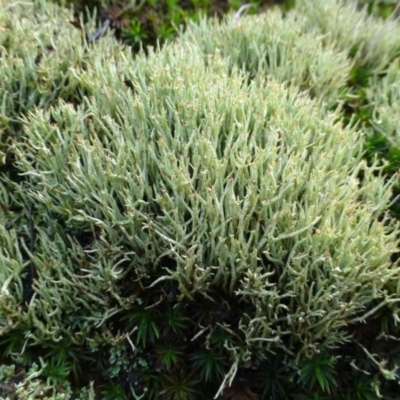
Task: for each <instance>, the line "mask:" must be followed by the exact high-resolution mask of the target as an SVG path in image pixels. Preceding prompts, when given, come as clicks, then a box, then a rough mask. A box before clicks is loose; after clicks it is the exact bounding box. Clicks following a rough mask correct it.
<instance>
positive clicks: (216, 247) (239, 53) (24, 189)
mask: <svg viewBox="0 0 400 400" xmlns="http://www.w3.org/2000/svg"><path fill="white" fill-rule="evenodd" d="M2 3H3V4H2ZM303 3H304V2H303ZM303 3H302V4H303ZM316 3H318V7H322V6H321V4H322V2H321V1H320V2H316ZM7 4H8V5H7ZM37 4H39V5H37ZM37 4H36V2H35V4H34V3H30V2H24V3H23V4H22V3H21V5H19V4H18V3H15V5H14V6H10V5H9V3H8V2H6V1H5V0H2V2H0V5H1V7H0V9H1V11H0V23H1V24H2V26H3V27H5V26H6V27H7V26H11V25H12V26H13V28H12V29H13V31H12V35H7V33H5V32H4V29H3V30H2V39H1V41H0V44H1V46H2V47H1V50H0V51H1V57H2V59H3V63H2V66H1V67H0V68H1V71H2V73H3V76H5V77H7V78H6V79H3V80H2V82H0V93H1V98H2V99H3V103H2V111H1V113H2V114H1V117H2V118H1V121H2V124H3V130H4V132H6V133H5V136H6V138H5V140H4V141H3V142H2V146H3V151H4V159H7V157H11V158H13V161H12V162H13V164H12V167H13V170H12V171H10V172H7V173H4V174H2V175H1V178H0V191H1V192H0V199H1V200H0V201H1V204H2V208H1V214H0V216H1V222H2V223H1V225H0V287H1V293H0V324H1V327H0V335H1V337H2V338H4V339H6V340H11V342H12V340H15V344H14V346H15V348H12V347H11V350H10V351H9V354H8V356H10V357H11V359H12V360H13V362H16V363H18V362H21V363H25V364H26V363H27V362H28V361H27V358H26V357H25V355H26V354H27V355H28V356H27V357H29V354H30V351H32V352H34V351H37V349H42V351H43V352H46V351H50V350H49V349H54V348H56V349H58V348H59V347H57V346H61V345H60V344H64V345H65V348H68V351H69V352H70V353H68V352H67V353H66V354H65V355H63V357H65V360H66V361H65V362H66V363H67V360H68V363H69V367H68V368H70V370H71V371H72V369H73V367H72V366H71V365H72V364H73V362H74V360H75V361H76V360H79V357H80V354H81V352H83V353H84V354H85V355H86V356H88V357H91V354H92V353H93V354H96V353H98V352H100V350H101V349H104V348H113V347H114V346H119V345H120V344H121V343H122V342H124V343H125V345H126V343H127V342H128V341H129V343H130V344H131V345H129V346H127V348H128V349H129V351H131V352H132V353H131V357H132V358H134V357H135V356H137V354H138V353H137V351H138V350H137V348H136V347H137V346H138V347H140V346H139V345H138V343H139V344H140V343H141V342H142V339H143V334H142V336H140V334H139V333H138V332H140V326H139V325H138V326H133V327H130V328H129V329H127V330H125V331H119V330H118V329H116V328H115V326H116V324H117V323H116V322H115V321H116V318H118V317H119V316H120V315H121V316H124V315H126V314H127V313H128V314H129V312H133V311H134V310H135V307H138V305H137V304H139V305H140V301H141V297H142V295H143V296H144V295H145V294H144V293H146V291H151V290H154V291H156V290H157V288H158V287H159V286H161V285H163V284H164V283H165V282H169V281H171V282H173V283H175V284H176V288H177V289H176V293H174V295H173V297H172V298H173V301H174V302H176V303H182V304H184V303H185V302H191V301H193V302H194V301H196V302H201V301H203V300H207V299H213V298H214V297H215V296H218V298H219V299H220V298H221V297H222V298H224V299H226V300H225V301H227V302H229V301H233V300H232V299H234V301H236V302H238V304H245V305H246V312H245V313H243V315H241V317H240V321H239V322H238V325H237V326H236V327H232V326H231V327H229V326H226V327H225V328H226V331H227V332H230V331H232V330H233V329H236V331H235V332H234V333H235V335H237V336H238V337H239V338H240V343H241V344H240V346H235V345H229V344H226V346H225V350H224V351H226V352H227V354H229V357H230V360H231V367H230V369H228V370H225V371H224V375H223V379H221V382H220V383H221V386H220V388H219V391H218V394H220V393H222V391H223V389H224V387H226V386H228V385H229V383H230V382H231V381H232V380H233V379H234V377H235V374H236V372H237V370H238V368H242V367H244V366H245V365H248V364H249V363H251V362H252V360H254V359H256V358H257V357H261V356H265V357H267V355H268V354H270V352H271V351H280V350H282V351H284V353H285V354H286V355H287V356H288V357H289V358H290V359H291V360H292V362H293V363H297V362H301V361H302V360H304V359H306V358H307V357H311V356H313V355H314V354H316V353H318V352H319V351H320V349H321V348H324V349H331V348H334V347H337V346H339V345H340V344H342V343H343V342H345V341H346V340H347V339H348V336H347V333H346V330H345V329H344V328H345V327H346V326H348V325H349V324H351V323H354V322H356V321H363V320H364V319H366V318H367V317H368V316H370V315H372V314H374V313H375V312H377V311H378V310H379V309H380V308H381V307H383V306H386V305H388V304H390V305H393V307H394V308H395V304H396V302H397V301H398V300H399V268H398V264H397V263H393V262H392V261H391V256H392V255H393V254H394V253H395V252H397V238H396V235H397V230H396V229H397V224H396V223H395V222H394V221H392V220H391V219H390V218H389V216H388V215H387V214H386V211H387V209H388V204H389V202H390V199H391V186H392V184H393V181H394V180H392V181H389V182H385V180H384V178H383V177H382V176H381V175H380V174H379V169H378V167H377V166H376V165H375V164H373V165H367V163H366V162H365V161H363V160H362V144H363V138H364V133H363V132H362V131H360V130H358V129H357V128H351V127H348V126H346V125H345V124H343V123H342V122H340V113H339V110H336V111H335V110H333V111H328V110H327V107H328V106H332V105H334V104H339V103H340V99H341V90H342V89H343V88H344V87H345V84H346V76H347V75H348V74H349V71H350V69H351V68H352V65H353V64H352V63H353V61H350V60H349V59H348V57H347V55H346V47H343V48H342V49H339V50H338V51H336V48H335V43H337V41H336V40H337V39H336V37H333V38H332V40H328V39H327V36H326V35H325V36H323V35H322V33H321V34H314V33H313V32H308V33H307V32H306V31H305V30H306V27H307V26H308V25H307V24H308V23H309V21H308V19H307V18H306V17H304V15H303V14H301V13H300V14H299V15H300V17H298V16H297V14H294V13H293V14H291V15H290V16H289V17H288V19H285V20H283V19H281V16H280V15H279V13H278V12H272V13H270V14H267V15H265V16H260V17H257V18H258V19H251V18H243V19H242V20H240V21H233V20H232V21H229V22H226V23H225V24H223V25H216V24H214V23H208V22H207V23H206V22H204V24H203V25H201V26H200V27H199V28H195V27H191V28H190V29H191V30H190V31H189V32H188V33H187V34H186V36H185V35H184V36H183V37H182V38H181V39H180V40H179V41H177V42H176V43H174V44H169V45H167V46H165V47H164V48H163V49H161V50H157V51H150V52H149V54H148V55H147V56H145V55H143V54H140V55H138V56H137V57H135V58H132V57H131V55H130V53H129V51H128V50H127V49H124V48H122V47H121V46H120V45H118V44H117V43H116V42H114V41H113V39H112V38H111V37H106V38H103V39H102V40H100V41H99V42H98V43H96V44H95V45H94V46H87V45H86V44H84V43H83V42H82V37H81V36H80V33H79V31H76V30H74V28H73V27H72V26H69V25H68V22H60V20H59V18H58V17H57V18H56V17H55V14H54V15H53V14H52V13H53V8H52V7H49V8H50V10H51V11H48V10H47V8H44V4H45V3H41V2H37ZM332 4H333V2H332ZM40 5H42V6H40ZM41 7H43V8H41ZM301 7H303V8H305V7H306V6H305V4H303V5H302V6H301ZM318 7H317V8H318ZM332 7H333V6H332ZM317 8H316V9H317ZM28 10H31V11H28ZM33 10H35V11H36V12H37V13H39V17H38V19H39V20H38V22H37V24H35V23H32V22H31V21H32V20H33V19H34V17H32V12H33ZM57 12H58V11H57ZM321 12H322V11H321ZM46 15H47V16H46ZM318 15H319V14H318ZM50 16H51V17H52V18H54V19H52V18H50ZM309 18H310V19H311V18H312V16H310V17H309ZM313 18H314V17H313ZM315 18H316V19H317V16H315ZM18 21H19V22H18ZM262 21H265V23H261V22H262ZM297 21H300V22H299V24H298V26H299V27H300V28H292V29H290V26H292V25H293V26H295V25H296V24H297ZM255 22H256V23H255ZM295 22H296V24H295ZM14 24H15V25H14ZM313 26H314V25H313ZM10 29H11V28H10ZM196 29H197V30H196ZM298 29H300V30H303V31H304V33H303V34H302V36H300V38H299V39H297V38H298V36H297V34H298ZM206 30H210V33H209V34H208V36H206V34H204V35H203V33H200V32H205V31H206ZM33 31H35V34H34V35H33V36H31V33H32V32H33ZM60 32H61V33H62V37H61V36H60V35H61V34H60ZM13 35H15V36H13ZM338 35H339V34H338ZM32 37H33V38H34V39H32ZM22 40H25V43H26V46H23V47H21V46H20V43H21V41H22ZM229 40H231V41H232V43H230V44H229V43H228V42H227V41H229ZM223 44H224V45H223ZM235 44H236V46H235ZM49 45H51V46H52V50H50V49H49V48H48V47H46V46H49ZM389 45H390V43H389V42H388V44H387V46H389ZM268 46H269V47H268ZM315 49H320V51H318V56H317V57H316V56H315V51H316V50H315ZM269 50H271V51H269ZM39 53H40V54H41V55H42V56H41V60H39V61H38V62H34V61H35V59H36V58H37V56H38V54H39ZM263 54H264V57H262V55H263ZM265 54H268V55H269V57H270V58H269V59H268V61H267V59H266V58H265ZM295 62H296V63H295ZM241 67H245V68H244V70H240V68H241ZM263 71H264V72H265V73H262V72H263ZM27 77H29V82H28V81H24V79H28V78H27ZM124 81H129V82H130V83H131V85H133V88H134V89H133V90H132V88H130V87H129V86H130V85H126V84H125V83H124ZM28 89H29V93H28ZM309 93H311V94H312V97H310V96H309ZM17 98H18V99H20V100H18V101H19V103H18V102H17V101H16V99H17ZM17 104H19V105H18V106H17ZM13 123H15V125H14V124H13ZM15 127H18V131H14V130H13V129H14V128H15ZM15 175H17V176H18V179H16V178H15ZM27 216H28V217H27ZM29 224H31V225H33V227H34V228H33V229H34V231H35V238H34V242H32V243H31V244H32V247H30V241H31V240H32V239H33V237H32V229H30V228H29ZM85 236H86V237H87V240H86V239H85V238H84V237H85ZM27 268H33V269H34V271H35V274H34V281H33V296H32V297H30V298H29V304H28V305H27V306H25V305H24V296H25V295H26V290H27V289H26V286H27V279H26V276H24V274H26V270H27ZM137 282H140V283H141V285H142V290H143V292H142V294H141V295H139V294H138V292H137V287H138V284H137ZM142 282H146V284H142ZM28 283H29V282H28ZM130 287H131V289H130ZM168 296H170V295H168ZM171 296H172V295H171ZM157 300H158V299H154V303H155V302H156V301H157ZM372 304H374V306H373V307H372ZM118 326H119V327H120V326H121V325H118ZM225 328H224V329H225ZM205 329H206V327H205V326H201V324H200V323H199V324H198V326H196V329H195V332H196V335H198V336H201V334H202V333H203V332H204V330H205ZM229 330H230V331H229ZM16 332H17V333H18V332H19V333H20V334H21V336H20V339H19V341H18V340H17V339H15V338H16V337H17V336H16V335H15V333H16ZM135 335H136V336H135ZM155 336H157V335H155ZM12 338H14V339H12ZM136 339H137V340H136ZM132 342H135V345H134V344H133V343H132ZM85 352H86V353H85ZM83 353H82V354H83ZM46 365H47V364H46V362H44V361H43V364H41V368H42V370H40V368H39V367H37V368H38V370H37V371H34V372H32V371H31V372H30V374H31V375H30V376H31V378H32V377H35V378H36V377H39V376H40V374H41V373H43V371H44V370H45V369H46ZM47 368H48V367H47ZM115 368H116V370H118V371H119V368H126V365H123V364H121V365H120V366H116V367H115ZM38 371H39V372H38ZM40 371H42V372H40ZM69 372H70V371H69V370H68V371H67V372H66V374H67V375H68V373H69ZM28 375H29V373H28ZM32 379H33V378H32ZM32 379H31V380H30V382H31V383H29V385H28V384H27V385H28V386H29V387H31V386H32V382H33V381H32ZM50 382H51V383H52V382H53V381H50ZM21 385H22V384H21ZM28 386H23V387H25V389H26V387H28ZM50 386H51V385H50ZM21 387H22V386H21ZM52 387H56V383H54V386H52ZM21 390H22V389H21ZM26 390H28V389H26ZM29 390H34V389H32V388H31V389H29ZM46 390H47V389H46ZM65 390H67V389H65ZM60 393H61V392H60ZM57 396H59V397H52V398H60V399H61V398H63V397H62V395H61V394H58V395H57ZM60 396H61V397H60Z"/></svg>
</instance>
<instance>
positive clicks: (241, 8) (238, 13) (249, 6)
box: [233, 4, 255, 20]
mask: <svg viewBox="0 0 400 400" xmlns="http://www.w3.org/2000/svg"><path fill="white" fill-rule="evenodd" d="M251 7H255V5H254V4H243V5H242V6H241V7H240V8H239V10H237V11H236V14H235V16H234V17H233V19H235V20H236V19H239V18H240V17H241V16H242V14H243V12H244V11H246V10H248V9H249V8H251Z"/></svg>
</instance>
